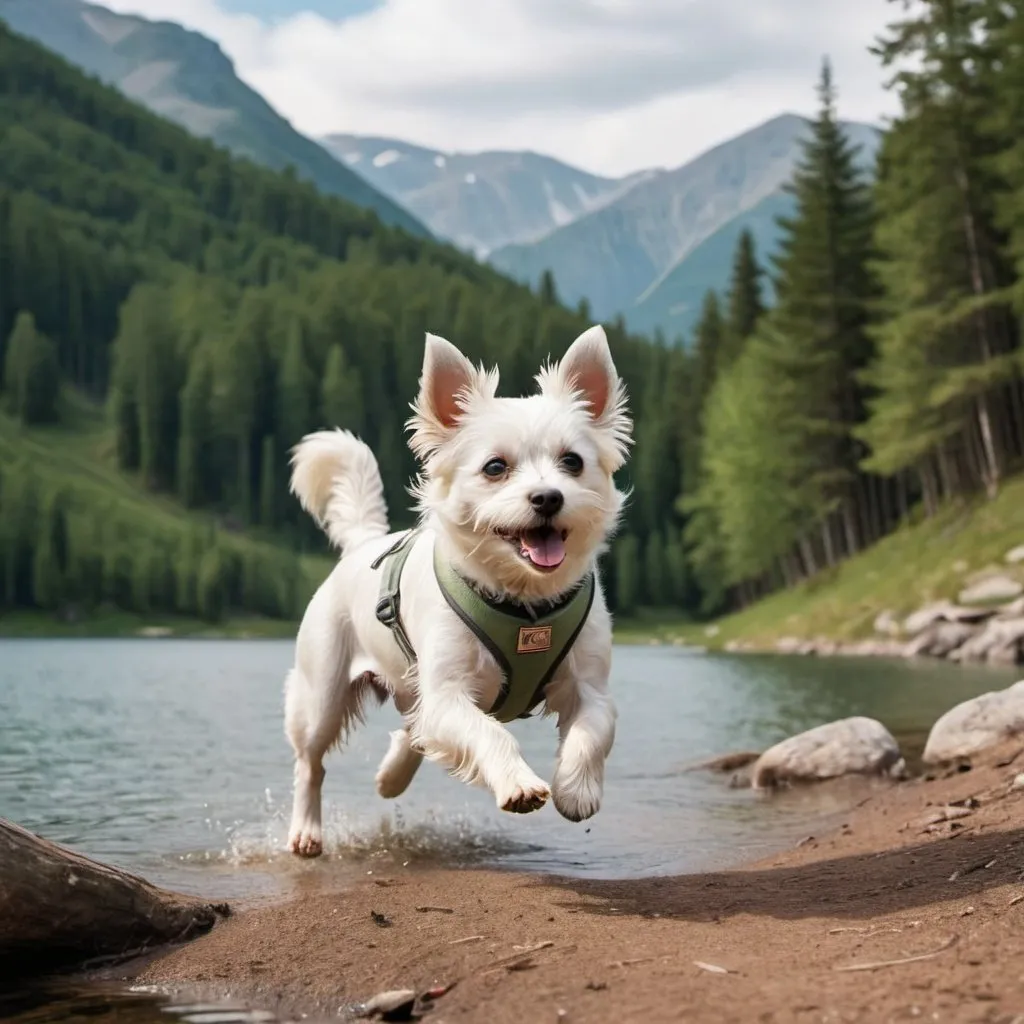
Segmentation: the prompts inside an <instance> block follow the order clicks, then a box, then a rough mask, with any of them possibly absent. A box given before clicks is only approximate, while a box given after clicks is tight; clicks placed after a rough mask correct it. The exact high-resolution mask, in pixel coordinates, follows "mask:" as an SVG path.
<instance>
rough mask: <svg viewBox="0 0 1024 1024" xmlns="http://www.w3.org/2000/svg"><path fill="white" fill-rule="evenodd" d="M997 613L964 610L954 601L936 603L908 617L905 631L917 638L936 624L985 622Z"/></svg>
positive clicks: (984, 609) (985, 610)
mask: <svg viewBox="0 0 1024 1024" xmlns="http://www.w3.org/2000/svg"><path fill="white" fill-rule="evenodd" d="M995 613H996V609H995V608H978V607H974V608H964V607H962V606H960V605H956V604H953V602H952V601H936V602H934V603H933V604H926V605H925V606H924V607H923V608H919V609H918V610H917V611H916V612H912V613H911V614H910V615H908V616H907V618H906V620H905V621H904V623H903V629H904V631H905V632H906V633H909V634H910V635H911V636H917V634H918V633H921V632H923V631H924V630H926V629H927V628H928V627H929V626H934V625H935V623H936V622H984V621H985V619H989V618H991V617H992V616H993V615H995Z"/></svg>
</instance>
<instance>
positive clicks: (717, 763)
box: [687, 750, 761, 772]
mask: <svg viewBox="0 0 1024 1024" xmlns="http://www.w3.org/2000/svg"><path fill="white" fill-rule="evenodd" d="M760 756H761V754H760V753H759V752H758V751H755V750H737V751H734V752H733V753H731V754H720V755H719V756H718V757H712V758H708V760H706V761H698V762H697V763H696V764H694V765H691V766H690V767H689V768H687V771H702V770H703V771H710V772H734V771H736V770H738V769H740V768H746V767H748V766H749V765H752V764H753V763H754V762H755V761H756V760H757V759H758V758H759V757H760Z"/></svg>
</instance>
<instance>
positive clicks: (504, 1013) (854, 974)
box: [122, 743, 1024, 1024]
mask: <svg viewBox="0 0 1024 1024" xmlns="http://www.w3.org/2000/svg"><path fill="white" fill-rule="evenodd" d="M1021 772H1024V743H1020V744H1014V745H1011V746H1008V747H1004V748H1001V749H999V750H998V751H993V752H991V753H990V754H989V755H987V756H986V757H985V758H984V759H981V760H979V761H978V762H977V763H976V764H975V766H974V767H973V769H972V770H969V771H949V772H943V773H937V774H935V775H934V776H931V777H925V778H923V779H918V780H914V781H910V782H906V783H902V784H899V785H895V784H894V785H892V786H887V787H883V788H879V787H878V786H870V785H868V784H867V783H865V797H864V800H863V803H862V804H861V806H859V807H858V808H857V809H856V810H854V811H852V812H851V813H850V815H849V816H848V817H847V818H846V819H845V824H844V825H843V826H842V827H841V828H839V829H837V830H836V831H835V832H833V833H831V834H827V835H821V836H818V837H814V838H810V837H808V839H806V840H804V841H802V842H801V843H800V844H799V845H798V846H797V847H795V848H794V849H791V850H788V851H786V852H783V853H781V854H779V855H777V856H774V857H771V858H769V859H767V860H764V861H761V862H759V863H756V864H753V865H749V866H747V867H744V868H740V869H735V870H728V871H721V872H710V873H702V874H694V875H682V876H677V877H665V878H653V879H641V880H630V881H620V882H599V881H581V880H578V879H567V878H556V877H539V876H534V875H528V874H520V873H510V872H496V871H481V870H470V869H466V870H454V869H452V870H426V871H424V870H411V869H406V870H401V869H399V870H391V871H389V872H387V873H386V874H383V875H381V874H378V873H376V872H375V873H374V875H373V876H368V877H366V878H365V879H363V880H360V881H359V882H358V883H356V884H354V885H352V886H350V887H347V888H345V889H343V890H338V891H330V890H328V891H326V892H325V891H310V892H305V893H300V894H299V895H297V896H296V897H294V898H292V899H290V900H289V901H288V902H285V903H281V904H276V905H267V906H261V907H257V908H253V909H250V910H245V911H242V912H240V913H238V914H237V915H236V916H234V917H232V918H231V919H229V920H227V921H226V922H224V923H223V924H220V925H218V926H217V927H216V928H215V929H214V931H213V932H211V933H210V934H209V935H207V936H204V937H203V938H201V939H199V940H197V941H196V942H193V943H191V944H190V945H188V946H183V947H180V948H177V949H174V950H172V951H170V952H168V953H166V954H163V955H161V956H160V957H158V958H157V959H155V960H151V961H149V962H148V963H146V964H144V965H140V966H137V967H136V968H134V970H133V977H134V980H135V981H136V982H138V983H143V984H148V985H159V986H167V987H170V988H181V987H184V988H187V989H189V990H193V991H194V990H195V987H196V986H198V989H199V991H201V992H203V993H204V994H205V995H208V996H211V997H216V996H223V995H226V994H231V995H232V996H235V997H238V996H241V997H244V998H247V999H249V1000H251V1001H252V1003H253V1004H254V1005H257V1006H260V1007H262V1008H266V1009H269V1010H272V1011H276V1012H277V1013H278V1014H280V1015H282V1016H294V1017H299V1016H301V1015H303V1014H306V1015H308V1017H309V1018H310V1019H314V1018H316V1017H318V1016H331V1017H334V1018H335V1019H337V1014H338V1011H339V1008H341V1007H346V1006H350V1005H352V1004H356V1003H360V1002H362V1001H364V1000H366V999H367V998H369V997H370V996H372V995H373V994H374V993H376V992H378V991H381V990H384V989H392V988H409V989H415V990H416V991H418V992H423V991H425V990H427V989H430V988H432V987H434V986H437V985H454V988H452V989H451V990H450V991H448V992H447V993H446V994H445V995H443V996H441V997H440V998H439V999H438V1000H437V1001H436V1002H435V1003H434V1004H433V1007H432V1010H431V1012H430V1013H429V1015H428V1017H427V1019H429V1020H430V1021H432V1022H433V1024H443V1022H445V1021H448V1022H451V1021H466V1022H469V1021H474V1022H475V1021H483V1022H486V1024H505V1022H508V1024H513V1022H515V1024H534V1022H547V1021H550V1022H552V1024H555V1022H558V1021H565V1022H566V1024H572V1022H584V1021H585V1022H595V1024H603V1022H609V1024H610V1022H616V1024H620V1022H629V1021H644V1022H646V1021H700V1022H705V1021H708V1022H717V1021H737V1022H741V1021H742V1022H751V1021H754V1022H772V1024H775V1022H783V1021H799V1022H811V1021H815V1022H824V1021H827V1022H832V1021H836V1022H839V1021H842V1022H847V1021H864V1022H869V1021H870V1022H872V1024H881V1022H887V1021H910V1020H928V1021H955V1022H960V1021H965V1022H967V1021H972V1022H973V1021H977V1022H991V1024H1024V789H1017V788H1014V787H1013V784H1012V782H1013V779H1014V778H1015V777H1016V776H1017V774H1018V773H1021ZM680 784H681V785H684V784H685V780H683V781H681V782H680ZM951 805H953V806H954V809H952V810H948V808H950V806H951ZM940 817H945V818H946V819H947V820H943V821H938V820H936V819H938V818H940ZM642 841H643V840H642V838H641V837H637V842H638V843H642ZM679 841H680V843H685V842H686V841H687V840H686V836H680V837H679ZM122 973H123V972H122Z"/></svg>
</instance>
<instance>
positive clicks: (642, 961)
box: [605, 956, 658, 967]
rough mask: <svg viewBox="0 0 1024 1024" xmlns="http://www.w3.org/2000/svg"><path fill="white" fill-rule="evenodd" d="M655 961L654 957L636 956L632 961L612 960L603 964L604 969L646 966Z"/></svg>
mask: <svg viewBox="0 0 1024 1024" xmlns="http://www.w3.org/2000/svg"><path fill="white" fill-rule="evenodd" d="M657 959H658V958H657V957H656V956H636V957H633V959H632V960H612V961H611V962H610V963H607V964H605V967H632V966H633V965H634V964H647V963H650V962H651V961H652V960H657Z"/></svg>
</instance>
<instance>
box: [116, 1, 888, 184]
mask: <svg viewBox="0 0 1024 1024" xmlns="http://www.w3.org/2000/svg"><path fill="white" fill-rule="evenodd" d="M98 2H100V3H102V4H103V5H104V6H107V7H110V8H112V9H113V10H116V11H121V12H123V13H131V14H140V15H142V16H144V17H147V18H157V19H163V20H168V21H176V22H179V23H180V24H183V25H185V26H186V27H188V28H192V29H196V30H197V31H199V32H202V33H203V34H204V35H207V36H210V37H211V38H213V39H215V40H216V41H217V42H218V43H219V44H220V45H221V47H222V48H223V50H224V51H225V52H226V53H227V54H228V56H229V57H231V59H232V60H233V61H234V63H235V67H236V70H237V71H238V74H239V75H240V76H241V77H242V78H243V79H244V80H245V81H246V82H247V83H248V84H249V85H251V86H252V87H253V88H255V89H256V90H257V91H259V92H260V93H262V94H263V95H264V96H265V97H266V99H267V100H268V101H269V102H270V103H271V104H272V105H273V106H274V107H275V108H276V109H277V110H278V111H279V112H280V113H282V114H283V115H284V116H285V117H287V118H288V119H289V120H290V121H291V122H292V124H293V125H295V127H296V128H297V129H298V130H299V131H301V132H304V133H305V134H307V135H311V136H314V137H319V136H323V135H326V134H329V133H331V132H354V133H358V134H363V135H381V136H388V137H394V138H398V139H402V140H405V141H408V142H414V143H418V144H420V145H424V146H429V147H434V148H437V149H441V150H445V151H453V150H458V151H463V152H473V151H478V150H482V149H498V148H500V149H531V150H534V151H536V152H539V153H546V154H549V155H551V156H555V157H557V158H559V159H561V160H564V161H566V162H568V163H571V164H573V165H575V166H578V167H582V168H584V169H586V170H589V171H592V172H595V173H598V174H606V175H610V176H611V175H620V174H626V173H629V172H631V171H635V170H639V169H641V168H645V167H676V166H678V165H680V164H682V163H685V162H686V161H687V160H689V159H691V158H692V157H694V156H697V155H698V154H699V153H701V152H703V151H704V150H706V149H708V148H710V147H711V146H713V145H715V144H717V143H719V142H724V141H725V140H726V139H729V138H731V137H733V136H735V135H737V134H739V133H740V132H742V131H744V130H746V129H748V128H752V127H754V126H755V125H757V124H760V123H761V122H763V121H766V120H768V119H769V118H770V117H773V116H775V115H776V114H780V113H783V112H795V113H804V114H813V112H814V110H815V107H816V98H815V83H816V81H817V78H818V74H819V70H820V66H821V60H822V57H823V56H825V55H828V57H829V58H830V59H831V61H832V65H833V72H834V77H835V81H836V84H837V86H838V90H839V112H840V116H842V117H843V118H845V119H849V120H859V121H870V122H873V123H880V122H881V121H882V120H883V119H884V117H885V116H887V115H891V114H893V113H895V109H896V108H895V101H894V98H893V96H892V95H891V94H890V93H888V92H886V91H885V89H884V78H885V76H884V72H883V71H882V69H881V68H880V66H879V65H878V62H877V59H876V58H875V57H873V56H872V55H871V54H870V53H869V52H868V46H869V45H870V44H871V43H872V42H873V41H874V39H875V38H876V37H877V36H878V35H879V33H881V32H882V31H883V30H884V28H885V26H886V24H887V23H888V22H889V21H891V20H893V18H894V16H895V15H897V14H898V7H899V5H898V4H894V3H890V2H887V0H98Z"/></svg>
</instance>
